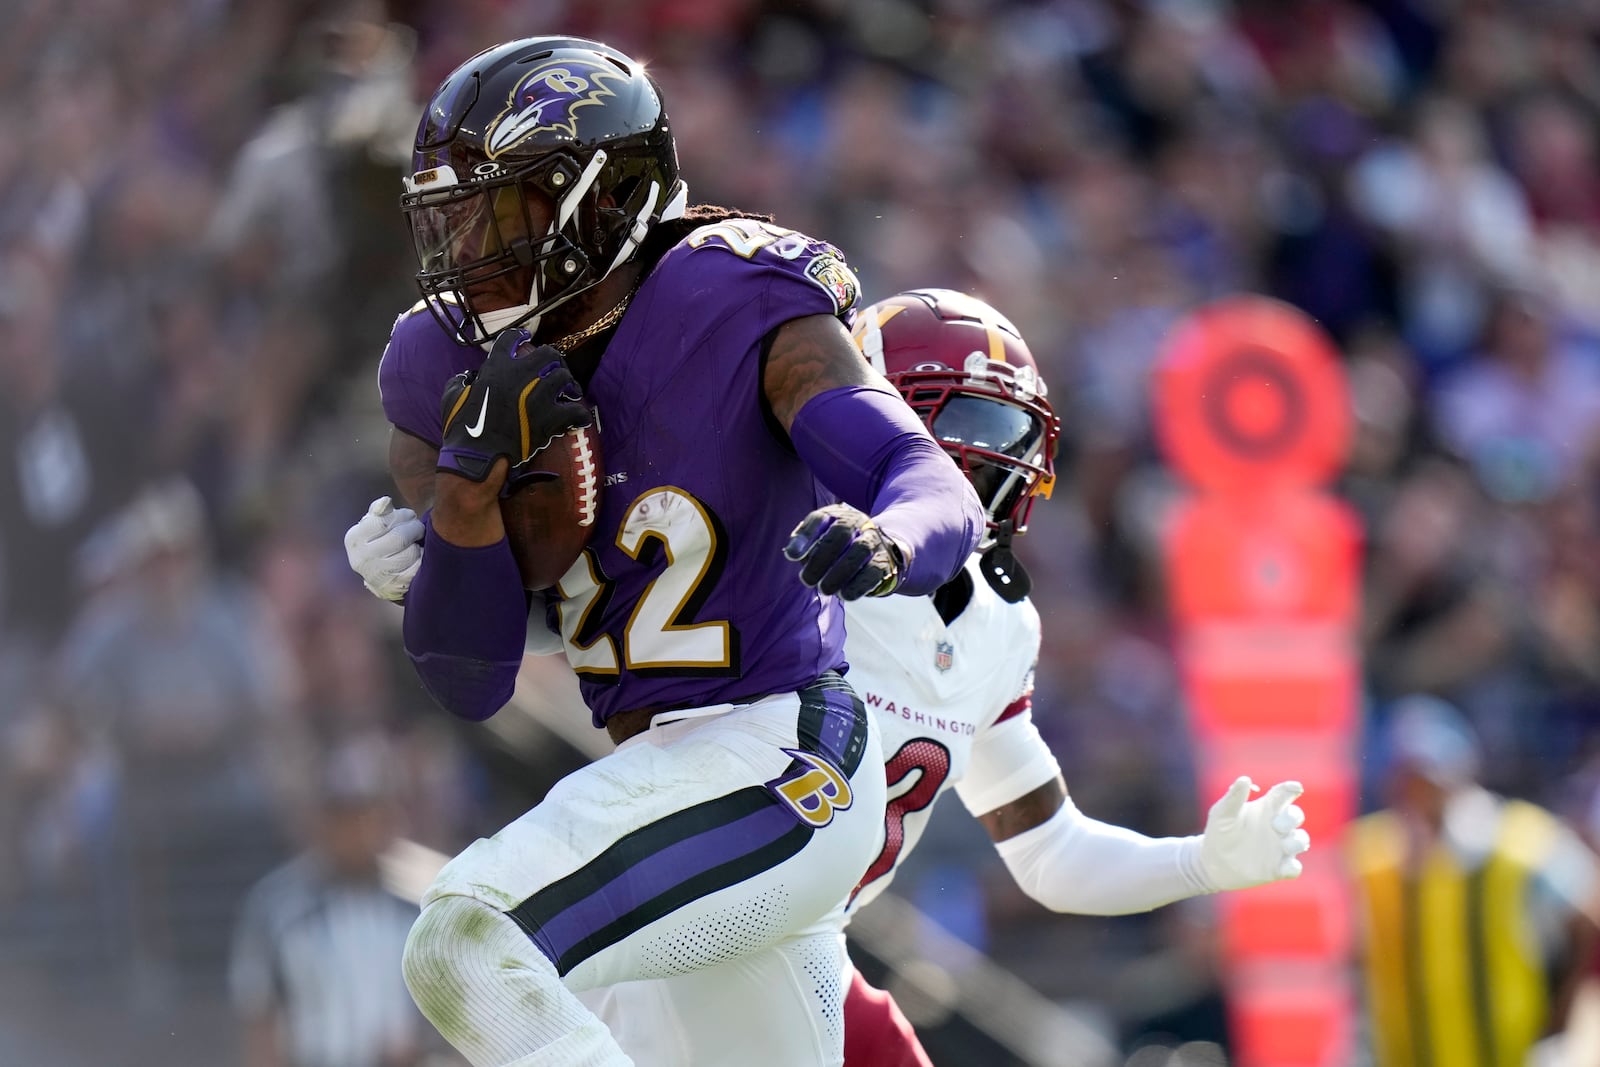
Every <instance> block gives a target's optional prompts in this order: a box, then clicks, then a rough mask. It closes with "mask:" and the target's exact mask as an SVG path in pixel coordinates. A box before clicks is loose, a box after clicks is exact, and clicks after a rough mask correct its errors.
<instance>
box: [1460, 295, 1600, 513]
mask: <svg viewBox="0 0 1600 1067" xmlns="http://www.w3.org/2000/svg"><path fill="white" fill-rule="evenodd" d="M1486 316H1487V318H1486V322H1485V326H1486V329H1485V331H1484V347H1483V351H1482V352H1481V353H1480V354H1478V355H1476V356H1475V357H1474V358H1473V359H1472V360H1471V362H1469V363H1467V364H1466V365H1465V366H1463V367H1462V368H1461V369H1460V370H1459V371H1458V372H1456V373H1455V374H1454V375H1452V376H1450V377H1449V378H1447V379H1446V380H1445V381H1444V382H1443V383H1442V384H1441V386H1440V392H1439V401H1438V412H1439V417H1438V426H1439V433H1440V436H1441V438H1442V439H1443V440H1444V442H1445V444H1447V445H1448V446H1449V447H1450V448H1452V449H1453V450H1454V451H1455V452H1456V453H1457V454H1458V455H1460V456H1462V457H1464V458H1465V459H1466V460H1467V461H1468V462H1470V463H1471V464H1472V465H1473V467H1474V469H1475V471H1476V473H1477V476H1478V478H1479V480H1480V481H1481V482H1482V483H1483V486H1484V488H1486V489H1487V490H1488V491H1489V492H1490V494H1491V495H1493V496H1494V497H1495V498H1496V499H1498V500H1501V501H1504V502H1506V503H1511V504H1519V503H1524V502H1527V501H1531V500H1545V499H1548V498H1549V497H1550V496H1551V495H1552V494H1554V493H1556V492H1558V491H1559V490H1560V489H1561V488H1563V487H1565V486H1570V485H1576V484H1578V483H1579V482H1581V481H1582V480H1583V479H1584V478H1585V476H1587V475H1588V474H1590V473H1591V472H1592V470H1593V463H1594V460H1595V458H1596V450H1597V446H1600V359H1597V358H1596V355H1595V353H1594V352H1592V351H1588V350H1586V349H1585V348H1582V347H1580V346H1578V345H1576V344H1574V343H1572V341H1571V340H1570V339H1568V338H1565V337H1562V336H1561V334H1560V333H1559V332H1558V330H1557V328H1556V324H1555V323H1554V322H1553V321H1552V315H1551V308H1550V306H1549V304H1548V303H1547V301H1546V300H1545V299H1544V298H1543V297H1542V296H1541V295H1539V294H1536V293H1532V292H1528V291H1526V290H1519V289H1505V290H1501V291H1500V292H1499V293H1497V294H1496V296H1495V299H1494V300H1492V301H1491V302H1490V303H1489V304H1488V305H1487V309H1486Z"/></svg>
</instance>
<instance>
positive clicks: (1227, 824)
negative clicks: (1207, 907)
mask: <svg viewBox="0 0 1600 1067" xmlns="http://www.w3.org/2000/svg"><path fill="white" fill-rule="evenodd" d="M1259 788H1260V786H1258V785H1256V784H1255V783H1254V782H1252V781H1251V780H1250V779H1249V778H1248V777H1240V778H1236V779H1234V782H1233V784H1232V785H1231V786H1229V787H1228V791H1227V792H1226V793H1224V794H1222V798H1221V799H1220V800H1218V801H1217V802H1216V803H1215V804H1213V805H1211V811H1210V813H1209V814H1208V815H1207V816H1206V829H1205V833H1204V834H1202V835H1201V837H1200V850H1199V853H1200V854H1199V867H1200V872H1199V873H1200V876H1201V878H1202V880H1203V881H1204V882H1205V883H1206V889H1207V890H1209V891H1211V892H1217V891H1219V890H1224V889H1248V888H1249V887H1250V886H1254V885H1264V884H1266V883H1267V882H1276V881H1278V880H1280V879H1283V878H1297V877H1299V875H1300V870H1301V866H1300V860H1299V859H1298V858H1297V857H1299V855H1300V854H1301V853H1302V852H1304V851H1305V850H1306V849H1308V848H1310V847H1311V837H1310V835H1308V834H1307V833H1306V832H1305V831H1304V830H1302V829H1300V824H1301V823H1303V822H1305V820H1306V813H1305V812H1303V811H1301V810H1300V806H1299V805H1298V804H1296V803H1295V802H1294V801H1295V798H1296V797H1298V796H1300V794H1301V793H1304V792H1305V787H1304V786H1302V785H1301V784H1300V783H1299V782H1279V783H1278V784H1277V785H1275V786H1273V787H1272V788H1271V789H1269V790H1267V792H1266V795H1265V796H1263V797H1261V798H1260V799H1259V800H1250V801H1249V802H1248V803H1246V801H1247V799H1248V798H1249V796H1250V794H1251V793H1253V792H1255V791H1256V790H1257V789H1259Z"/></svg>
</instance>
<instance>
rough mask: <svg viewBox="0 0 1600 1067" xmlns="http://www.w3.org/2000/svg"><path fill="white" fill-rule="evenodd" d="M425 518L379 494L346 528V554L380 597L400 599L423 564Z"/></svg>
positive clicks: (372, 591) (364, 582) (368, 589)
mask: <svg viewBox="0 0 1600 1067" xmlns="http://www.w3.org/2000/svg"><path fill="white" fill-rule="evenodd" d="M422 533H423V529H422V520H421V519H418V518H417V513H416V512H414V511H412V510H411V509H410V508H397V507H395V506H394V504H393V502H392V501H390V499H389V498H388V497H386V496H380V497H379V498H378V499H376V500H374V501H373V502H372V505H371V506H370V507H368V508H367V513H366V514H365V515H363V516H361V519H360V521H358V522H357V523H356V524H355V525H354V526H352V527H350V529H348V530H346V531H345V535H344V554H345V558H346V559H348V560H349V561H350V569H351V570H353V571H355V572H356V573H357V574H359V575H360V576H361V582H362V584H363V585H365V586H366V587H367V591H368V592H370V593H371V594H372V595H373V596H375V597H378V598H379V599H381V600H396V601H398V600H401V599H403V598H404V597H405V595H406V590H407V589H410V588H411V580H412V579H413V578H415V577H416V576H417V568H418V567H420V566H422Z"/></svg>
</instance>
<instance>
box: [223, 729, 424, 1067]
mask: <svg viewBox="0 0 1600 1067" xmlns="http://www.w3.org/2000/svg"><path fill="white" fill-rule="evenodd" d="M388 760H389V754H388V753H387V752H386V751H385V750H384V747H383V746H382V744H381V742H380V741H379V740H378V739H376V738H368V739H366V741H365V743H363V742H362V741H356V740H352V741H348V742H346V743H345V744H343V745H341V746H339V747H338V748H336V749H334V750H333V752H332V753H331V754H330V755H329V756H328V757H327V759H326V762H325V764H324V766H323V767H322V769H321V775H320V781H319V783H318V787H319V788H318V795H317V801H316V814H315V816H314V820H313V822H312V824H311V826H310V827H309V829H310V833H309V840H308V841H307V845H306V848H305V850H304V851H302V852H301V853H300V854H298V855H297V856H295V857H294V858H293V859H291V860H290V861H289V862H288V863H287V864H286V865H284V866H283V867H280V868H278V869H277V870H276V871H274V872H272V873H271V874H269V875H267V877H266V878H264V879H262V880H261V882H259V883H258V884H257V885H256V886H255V888H253V889H252V890H251V891H250V895H249V897H248V898H247V899H246V901H245V904H244V910H243V913H242V914H241V915H240V918H239V924H238V927H237V930H236V932H235V936H234V944H233V955H232V960H231V964H230V985H231V987H232V992H233V1000H234V1005H235V1008H236V1010H237V1011H238V1013H239V1015H240V1017H241V1018H242V1020H243V1021H244V1025H245V1034H244V1063H245V1065H246V1067H419V1065H420V1064H422V1063H423V1062H424V1058H423V1054H424V1051H425V1048H426V1047H427V1045H428V1042H426V1040H425V1035H426V1034H427V1033H428V1032H429V1030H428V1028H427V1027H426V1026H424V1025H423V1019H422V1016H421V1015H420V1014H419V1013H418V1012H417V1010H416V1007H415V1005H414V1004H413V1003H412V1001H411V994H410V993H408V992H407V991H406V987H405V982H404V980H403V979H402V977H401V974H400V956H401V953H402V951H403V949H404V948H405V942H406V936H407V934H409V933H410V930H411V924H412V923H413V922H414V921H415V920H416V914H417V909H416V905H415V903H413V902H411V901H406V900H401V899H400V898H398V897H396V896H394V895H393V894H392V893H390V892H389V890H388V889H386V888H385V886H384V884H383V881H382V878H381V877H380V867H379V861H380V859H381V858H382V856H383V853H384V850H385V849H387V848H389V847H390V846H391V845H392V844H393V843H394V842H395V840H396V829H397V823H396V820H395V809H394V806H393V801H394V797H393V796H392V790H391V789H390V788H389V787H388V786H387V785H386V784H385V780H386V778H387V777H388V775H389V770H388V767H387V766H386V764H387V762H388Z"/></svg>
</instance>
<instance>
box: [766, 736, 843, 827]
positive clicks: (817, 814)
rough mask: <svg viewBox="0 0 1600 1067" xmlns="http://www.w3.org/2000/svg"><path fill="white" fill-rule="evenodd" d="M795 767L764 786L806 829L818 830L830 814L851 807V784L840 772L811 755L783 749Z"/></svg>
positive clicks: (831, 819) (829, 818)
mask: <svg viewBox="0 0 1600 1067" xmlns="http://www.w3.org/2000/svg"><path fill="white" fill-rule="evenodd" d="M784 751H785V752H786V753H788V754H789V755H791V756H793V757H794V761H795V762H794V763H793V764H792V765H791V766H790V767H789V769H788V770H787V771H785V772H784V773H783V775H782V776H781V777H779V778H774V779H773V780H772V781H770V782H768V783H767V788H768V789H770V790H771V791H772V795H773V796H775V797H777V798H778V799H779V800H780V801H782V802H783V803H784V804H786V805H787V806H788V807H789V810H791V811H793V812H794V814H795V816H796V817H797V818H798V819H799V820H800V821H801V822H802V823H804V824H805V825H807V826H814V827H816V828H817V829H821V828H822V827H824V826H827V825H828V824H829V823H830V822H832V821H833V813H834V812H836V811H844V810H845V809H846V808H848V807H850V802H851V800H852V799H854V798H853V797H852V796H851V793H850V783H849V781H847V780H846V779H845V776H844V775H843V774H841V773H839V769H838V768H837V767H835V766H834V765H833V764H831V763H829V762H828V761H827V760H825V759H823V758H822V757H821V756H819V755H817V754H816V753H814V752H801V751H798V750H796V749H792V748H786V749H784Z"/></svg>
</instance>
